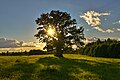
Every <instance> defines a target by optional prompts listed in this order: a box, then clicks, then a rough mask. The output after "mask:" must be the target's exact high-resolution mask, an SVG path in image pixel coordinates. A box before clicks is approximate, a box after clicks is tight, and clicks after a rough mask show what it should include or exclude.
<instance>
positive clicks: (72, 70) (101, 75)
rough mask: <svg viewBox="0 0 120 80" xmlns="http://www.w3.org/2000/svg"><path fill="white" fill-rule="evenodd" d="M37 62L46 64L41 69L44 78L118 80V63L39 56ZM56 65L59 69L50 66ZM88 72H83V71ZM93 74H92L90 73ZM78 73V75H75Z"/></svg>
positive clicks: (54, 79)
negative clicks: (43, 68)
mask: <svg viewBox="0 0 120 80" xmlns="http://www.w3.org/2000/svg"><path fill="white" fill-rule="evenodd" d="M37 63H40V64H42V65H44V66H48V67H47V68H46V69H45V70H43V71H41V73H42V74H41V76H43V77H44V79H45V77H47V79H45V80H80V79H85V80H91V79H100V80H120V77H119V75H120V67H119V62H118V63H110V62H105V63H104V62H96V61H91V60H85V59H68V58H53V57H46V58H40V59H39V60H38V61H37ZM52 65H58V66H60V67H59V69H55V68H52V67H50V66H52ZM87 72H88V73H89V74H86V75H85V74H84V73H87ZM92 74H93V75H92ZM76 75H78V76H76Z"/></svg>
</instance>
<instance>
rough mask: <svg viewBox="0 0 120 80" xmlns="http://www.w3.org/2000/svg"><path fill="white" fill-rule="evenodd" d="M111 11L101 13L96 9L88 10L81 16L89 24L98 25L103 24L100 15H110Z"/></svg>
mask: <svg viewBox="0 0 120 80" xmlns="http://www.w3.org/2000/svg"><path fill="white" fill-rule="evenodd" d="M108 15H110V13H99V12H96V11H87V12H86V13H84V15H81V16H80V18H83V19H84V20H85V21H86V22H87V24H88V25H90V26H98V25H100V24H101V19H100V18H99V17H100V16H108Z"/></svg>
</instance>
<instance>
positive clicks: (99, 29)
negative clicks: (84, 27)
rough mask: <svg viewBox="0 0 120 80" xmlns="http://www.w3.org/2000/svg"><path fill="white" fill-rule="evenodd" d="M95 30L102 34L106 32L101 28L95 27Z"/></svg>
mask: <svg viewBox="0 0 120 80" xmlns="http://www.w3.org/2000/svg"><path fill="white" fill-rule="evenodd" d="M94 29H96V30H98V31H100V32H105V30H103V29H102V28H100V27H98V26H97V27H94Z"/></svg>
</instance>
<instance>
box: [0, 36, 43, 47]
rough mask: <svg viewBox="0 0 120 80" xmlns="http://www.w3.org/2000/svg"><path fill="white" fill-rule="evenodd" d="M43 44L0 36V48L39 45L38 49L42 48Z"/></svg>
mask: <svg viewBox="0 0 120 80" xmlns="http://www.w3.org/2000/svg"><path fill="white" fill-rule="evenodd" d="M44 46H45V44H44V43H37V42H24V41H18V40H15V39H6V38H0V48H18V47H41V48H40V49H42V48H43V47H44Z"/></svg>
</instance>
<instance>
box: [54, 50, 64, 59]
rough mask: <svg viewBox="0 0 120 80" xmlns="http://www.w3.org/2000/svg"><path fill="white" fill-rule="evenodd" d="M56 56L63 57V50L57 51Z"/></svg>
mask: <svg viewBox="0 0 120 80" xmlns="http://www.w3.org/2000/svg"><path fill="white" fill-rule="evenodd" d="M54 56H56V57H59V58H63V53H62V52H61V51H60V52H56V53H55V54H54Z"/></svg>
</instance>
